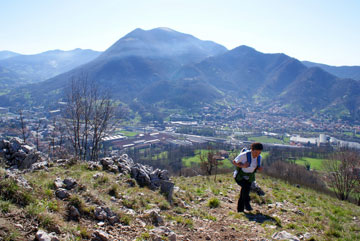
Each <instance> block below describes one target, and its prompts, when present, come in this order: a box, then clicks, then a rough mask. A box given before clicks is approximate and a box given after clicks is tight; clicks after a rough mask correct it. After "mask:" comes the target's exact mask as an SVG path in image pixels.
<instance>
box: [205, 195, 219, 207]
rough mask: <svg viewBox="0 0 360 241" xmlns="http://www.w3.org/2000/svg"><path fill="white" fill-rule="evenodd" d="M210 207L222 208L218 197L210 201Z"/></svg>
mask: <svg viewBox="0 0 360 241" xmlns="http://www.w3.org/2000/svg"><path fill="white" fill-rule="evenodd" d="M208 206H209V207H210V208H217V207H219V206H220V201H219V199H217V198H216V197H213V198H211V199H210V200H209V202H208Z"/></svg>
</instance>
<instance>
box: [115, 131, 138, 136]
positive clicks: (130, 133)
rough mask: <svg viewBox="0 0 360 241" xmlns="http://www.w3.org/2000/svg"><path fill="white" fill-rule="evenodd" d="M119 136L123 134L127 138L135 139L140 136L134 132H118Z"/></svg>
mask: <svg viewBox="0 0 360 241" xmlns="http://www.w3.org/2000/svg"><path fill="white" fill-rule="evenodd" d="M117 133H118V134H123V135H124V136H127V137H133V136H136V135H137V134H139V133H138V132H133V131H123V130H121V131H119V132H117Z"/></svg>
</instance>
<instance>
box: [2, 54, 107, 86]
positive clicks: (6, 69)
mask: <svg viewBox="0 0 360 241" xmlns="http://www.w3.org/2000/svg"><path fill="white" fill-rule="evenodd" d="M99 55H100V52H97V51H93V50H89V49H85V50H83V49H74V50H71V51H62V50H52V51H47V52H44V53H40V54H34V55H22V54H18V53H14V52H10V51H1V52H0V84H7V85H8V86H19V85H24V84H30V83H37V82H41V81H44V80H46V79H49V78H51V77H54V76H56V75H58V74H61V73H64V72H67V71H69V70H71V69H73V68H75V67H77V66H80V65H82V64H84V63H87V62H89V61H91V60H93V59H95V58H96V57H98V56H99Z"/></svg>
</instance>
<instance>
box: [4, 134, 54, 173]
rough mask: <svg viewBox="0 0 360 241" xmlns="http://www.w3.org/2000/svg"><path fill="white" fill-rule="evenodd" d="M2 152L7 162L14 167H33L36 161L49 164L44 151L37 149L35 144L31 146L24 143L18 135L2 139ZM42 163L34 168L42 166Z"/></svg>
mask: <svg viewBox="0 0 360 241" xmlns="http://www.w3.org/2000/svg"><path fill="white" fill-rule="evenodd" d="M0 154H2V155H3V156H4V158H5V160H6V164H7V165H8V166H10V167H11V168H13V169H21V170H23V169H28V168H32V166H33V165H34V163H36V162H43V163H42V164H41V165H42V166H43V167H45V166H47V165H48V164H47V163H46V162H44V161H45V159H46V157H45V155H44V154H43V153H41V152H38V151H36V148H35V147H34V146H30V145H27V144H25V143H24V141H23V140H21V139H20V138H18V137H14V138H12V139H11V140H10V141H8V140H0ZM41 165H35V166H34V169H39V168H41V167H40V166H41Z"/></svg>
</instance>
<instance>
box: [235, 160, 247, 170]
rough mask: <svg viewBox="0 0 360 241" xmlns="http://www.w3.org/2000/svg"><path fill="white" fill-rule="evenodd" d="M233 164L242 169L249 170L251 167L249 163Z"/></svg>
mask: <svg viewBox="0 0 360 241" xmlns="http://www.w3.org/2000/svg"><path fill="white" fill-rule="evenodd" d="M233 164H234V165H235V166H237V167H240V168H247V167H249V163H248V162H245V163H241V162H240V163H237V162H236V161H235V160H233Z"/></svg>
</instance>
